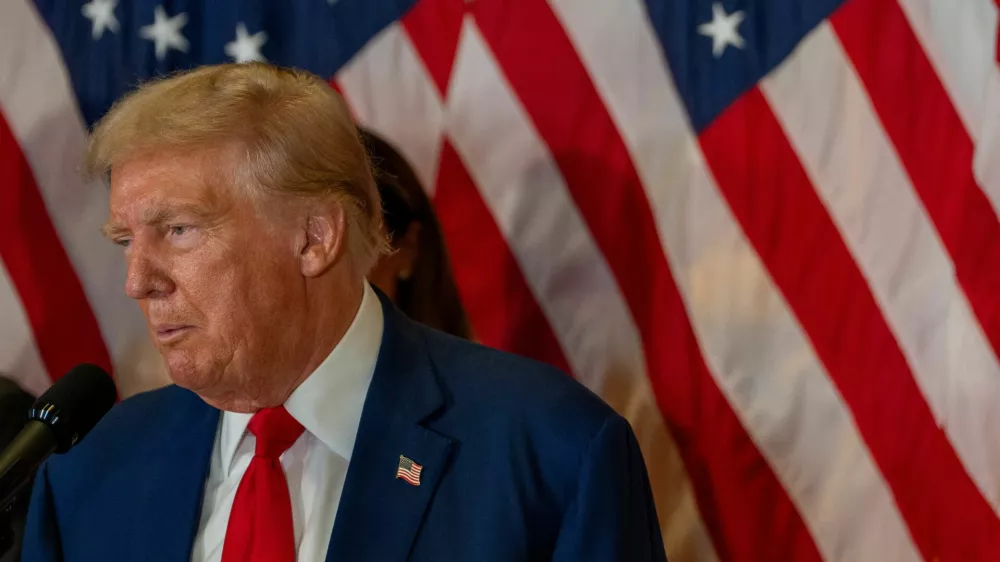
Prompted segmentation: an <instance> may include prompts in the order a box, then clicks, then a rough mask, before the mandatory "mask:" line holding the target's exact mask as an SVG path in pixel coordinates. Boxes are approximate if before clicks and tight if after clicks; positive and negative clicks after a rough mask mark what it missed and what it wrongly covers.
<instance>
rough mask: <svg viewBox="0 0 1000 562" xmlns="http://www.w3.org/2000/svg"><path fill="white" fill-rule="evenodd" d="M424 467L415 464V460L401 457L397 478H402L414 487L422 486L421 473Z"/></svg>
mask: <svg viewBox="0 0 1000 562" xmlns="http://www.w3.org/2000/svg"><path fill="white" fill-rule="evenodd" d="M423 470H424V467H422V466H420V465H419V464H417V463H415V462H413V459H410V458H407V457H404V456H403V455H399V467H397V468H396V478H402V479H403V480H406V481H407V482H408V483H410V484H413V485H414V486H419V485H420V473H421V472H422V471H423Z"/></svg>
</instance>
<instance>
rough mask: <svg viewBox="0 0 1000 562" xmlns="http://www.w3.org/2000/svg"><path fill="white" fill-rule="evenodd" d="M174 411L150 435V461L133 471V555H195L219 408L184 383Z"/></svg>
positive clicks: (175, 559)
mask: <svg viewBox="0 0 1000 562" xmlns="http://www.w3.org/2000/svg"><path fill="white" fill-rule="evenodd" d="M170 392H176V393H177V396H176V398H175V399H174V403H175V405H174V410H173V412H172V415H171V416H170V417H169V418H168V419H167V420H166V423H164V424H163V425H162V426H161V429H160V431H161V434H160V435H159V438H158V439H151V440H150V442H151V444H150V446H151V447H154V448H155V452H150V453H149V454H147V455H142V457H143V458H145V459H149V460H148V461H146V462H148V463H149V465H148V466H145V467H142V468H140V469H139V470H136V471H134V472H135V474H133V475H132V477H133V478H135V484H134V486H135V489H136V490H138V497H137V498H136V499H137V502H136V505H137V510H136V511H137V512H136V513H135V524H136V525H135V527H134V529H133V530H132V532H133V533H135V535H134V536H135V539H136V540H133V541H131V542H132V544H135V545H138V548H140V549H141V551H140V552H135V553H134V556H133V557H132V558H131V559H133V560H156V561H163V562H168V561H169V562H180V561H182V560H190V559H191V547H192V546H193V544H194V537H195V533H196V532H197V529H198V523H199V520H200V517H201V504H202V497H203V494H204V488H205V479H206V478H207V476H208V470H209V465H210V460H211V454H212V446H213V445H214V443H215V434H216V430H217V428H218V421H219V411H218V410H216V409H215V408H212V407H211V406H209V405H207V404H205V403H204V402H203V401H202V400H201V399H200V398H198V396H197V395H195V394H194V393H191V392H189V391H187V390H183V389H180V388H172V389H170Z"/></svg>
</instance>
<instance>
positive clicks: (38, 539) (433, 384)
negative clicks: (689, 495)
mask: <svg viewBox="0 0 1000 562" xmlns="http://www.w3.org/2000/svg"><path fill="white" fill-rule="evenodd" d="M380 298H381V299H382V307H383V310H384V311H385V312H384V315H385V332H384V335H383V340H382V348H381V351H380V352H379V358H378V363H377V366H376V369H375V374H374V377H373V379H372V383H371V387H370V389H369V393H368V396H367V399H366V400H365V405H364V411H363V414H362V417H361V425H360V428H359V429H358V438H357V443H356V445H355V448H354V452H353V456H352V459H351V464H350V467H349V469H348V473H347V480H346V482H345V486H344V491H343V495H342V497H341V502H340V506H339V509H338V512H337V519H336V523H335V524H334V527H333V529H331V533H332V535H331V540H330V548H329V552H328V555H327V560H330V561H335V562H346V561H364V562H376V561H396V560H400V561H401V560H411V561H415V562H416V561H427V562H431V561H433V562H440V561H444V560H447V561H452V560H455V561H465V560H475V561H498V562H499V561H503V562H514V561H521V560H557V561H567V562H568V561H574V562H576V561H585V560H595V561H597V560H600V561H612V560H614V561H619V560H620V561H627V562H644V561H662V560H665V555H664V550H663V543H662V540H661V536H660V529H659V525H658V522H657V516H656V511H655V508H654V506H653V501H652V497H651V493H650V485H649V480H648V478H647V473H646V468H645V465H644V463H643V458H642V455H641V453H640V452H639V446H638V444H637V442H636V439H635V436H634V435H633V432H632V430H631V428H630V427H629V424H628V423H627V422H626V421H625V420H624V419H623V418H622V417H621V416H619V415H617V414H616V413H615V412H614V411H612V409H611V408H609V407H608V406H607V405H606V404H605V403H604V402H602V401H601V400H600V399H599V398H597V397H596V396H595V395H594V394H592V393H591V392H589V391H588V390H586V389H585V388H584V387H583V386H581V385H580V384H579V383H577V382H575V381H574V380H572V379H571V378H569V377H568V376H566V375H564V374H563V373H560V372H558V371H556V370H554V369H551V368H549V367H546V366H543V365H541V364H538V363H535V362H532V361H529V360H526V359H522V358H519V357H516V356H513V355H508V354H505V353H501V352H497V351H494V350H490V349H487V348H485V347H482V346H478V345H475V344H473V343H469V342H466V341H463V340H459V339H456V338H452V337H450V336H447V335H444V334H441V333H439V332H435V331H433V330H430V329H428V328H425V327H422V326H420V325H418V324H416V323H414V322H412V321H410V320H409V319H407V318H405V317H404V316H403V315H402V314H401V313H400V312H398V311H397V310H396V309H395V308H394V307H393V306H392V305H391V304H390V303H389V302H388V301H386V300H385V298H384V296H382V295H380ZM218 423H219V411H218V410H216V409H215V408H212V407H210V406H208V405H207V404H205V403H204V402H203V401H202V400H201V399H200V398H198V396H196V395H195V394H193V393H191V392H189V391H187V390H184V389H181V388H179V387H176V386H171V387H167V388H163V389H159V390H156V391H152V392H148V393H144V394H140V395H137V396H134V397H132V398H130V399H128V400H125V401H123V402H122V403H121V404H119V405H117V406H116V407H115V408H113V409H112V411H111V412H110V413H109V414H108V415H107V416H105V418H104V419H103V420H102V421H101V423H100V424H98V426H97V427H96V428H95V429H94V430H93V431H92V432H91V433H90V435H88V436H87V437H86V438H85V439H84V440H83V441H81V442H80V443H79V444H78V445H77V446H76V447H75V448H74V449H72V450H71V451H70V452H68V453H66V454H65V455H55V456H53V457H51V458H50V459H49V460H48V461H47V462H46V463H45V464H44V465H43V467H42V468H41V469H40V471H39V473H38V477H37V478H36V482H35V486H34V491H33V495H32V501H31V507H30V510H29V515H28V525H27V529H26V533H25V546H24V551H23V557H24V562H53V561H57V560H66V561H73V562H84V561H95V562H97V561H100V562H108V561H115V562H119V561H121V562H124V561H133V560H143V561H156V562H168V561H169V562H180V561H182V560H189V559H190V552H191V547H192V544H193V540H194V535H195V533H196V531H197V526H198V521H199V513H200V509H201V503H202V494H203V487H204V484H205V479H206V477H207V476H208V469H209V457H210V455H211V452H212V446H213V442H214V439H215V434H216V430H217V427H218ZM400 455H406V456H407V457H409V458H411V459H413V460H414V461H416V462H417V463H419V464H421V465H422V466H423V467H424V469H423V473H422V474H421V482H420V485H419V486H412V485H410V484H408V483H406V482H405V481H404V480H402V479H397V478H396V477H395V474H396V468H397V465H398V463H399V456H400Z"/></svg>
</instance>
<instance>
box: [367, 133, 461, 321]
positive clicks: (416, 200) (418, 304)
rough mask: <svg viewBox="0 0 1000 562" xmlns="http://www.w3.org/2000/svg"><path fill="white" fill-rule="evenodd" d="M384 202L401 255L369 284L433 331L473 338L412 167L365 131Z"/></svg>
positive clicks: (381, 266)
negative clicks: (377, 288)
mask: <svg viewBox="0 0 1000 562" xmlns="http://www.w3.org/2000/svg"><path fill="white" fill-rule="evenodd" d="M360 133H361V139H362V141H363V142H364V143H365V146H366V147H367V148H368V151H369V155H370V157H371V161H372V166H373V168H374V171H375V182H376V184H377V185H378V190H379V195H380V196H381V198H382V211H383V220H384V221H385V227H386V229H387V231H388V234H389V238H390V243H391V244H392V247H393V250H394V251H395V253H394V254H393V255H390V256H384V257H383V259H382V260H380V262H379V263H378V264H376V266H375V268H374V270H373V271H372V273H371V274H370V275H369V280H371V282H372V283H373V284H375V285H376V286H378V287H379V288H380V289H382V291H383V292H385V293H386V295H387V296H389V298H390V299H392V300H393V302H394V303H395V304H396V306H397V307H399V309H400V310H401V311H403V313H404V314H406V315H407V316H409V317H410V318H412V319H413V320H416V321H417V322H420V323H422V324H425V325H427V326H430V327H432V328H435V329H438V330H441V331H443V332H447V333H449V334H452V335H455V336H458V337H461V338H466V339H470V338H471V329H470V327H469V322H468V318H467V317H466V315H465V309H464V308H463V307H462V302H461V300H460V299H459V295H458V287H457V286H456V284H455V279H454V277H453V276H452V272H451V262H450V260H449V258H448V251H447V249H446V248H445V244H444V238H443V237H442V235H441V226H440V224H439V223H438V220H437V216H436V215H435V214H434V210H433V208H432V207H431V202H430V200H429V199H428V198H427V194H426V193H425V192H424V189H423V187H422V186H421V184H420V181H419V180H418V179H417V176H416V174H415V173H414V172H413V169H412V168H411V167H410V165H409V163H408V162H407V161H406V159H405V158H403V156H402V155H400V154H399V152H397V151H396V149H395V148H393V146H392V145H390V144H389V143H388V142H387V141H386V140H384V139H382V138H380V137H379V136H378V135H376V134H374V133H372V132H371V131H367V130H365V129H361V130H360Z"/></svg>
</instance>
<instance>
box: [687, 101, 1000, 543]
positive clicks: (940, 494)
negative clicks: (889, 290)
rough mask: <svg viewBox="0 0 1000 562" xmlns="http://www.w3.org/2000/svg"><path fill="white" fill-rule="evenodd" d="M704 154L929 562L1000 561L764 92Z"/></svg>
mask: <svg viewBox="0 0 1000 562" xmlns="http://www.w3.org/2000/svg"><path fill="white" fill-rule="evenodd" d="M701 144H702V147H703V149H704V152H705V157H706V159H707V160H708V162H709V165H710V166H711V168H712V171H713V172H714V174H715V177H716V179H717V181H718V183H719V187H720V189H721V190H722V192H723V193H724V194H725V196H726V199H727V200H728V201H729V205H730V206H731V207H732V209H733V212H734V214H735V215H736V217H737V218H738V220H739V222H740V224H741V225H742V227H743V230H744V232H745V233H746V235H747V237H748V238H749V239H750V241H751V242H752V243H753V245H754V248H755V249H756V250H757V253H758V254H759V255H760V257H761V259H762V260H763V261H764V263H765V264H766V265H767V268H768V271H770V273H771V276H772V277H773V278H774V282H775V283H776V284H777V285H778V287H779V288H780V289H781V291H782V293H783V294H784V295H785V298H786V299H787V301H788V304H789V306H791V308H792V310H794V312H795V314H796V316H797V318H798V319H799V321H800V322H801V323H802V326H803V328H804V329H805V331H806V332H807V333H808V334H809V338H810V340H811V341H812V343H813V346H814V347H815V349H816V353H817V354H818V355H819V357H820V359H821V360H822V361H823V364H824V365H825V366H826V369H827V371H828V373H829V374H830V377H831V378H832V380H833V382H834V383H835V384H836V385H837V388H838V389H839V390H840V392H841V394H842V395H843V397H844V400H845V401H846V402H847V405H848V407H849V408H850V409H851V412H852V413H853V415H854V419H855V420H856V422H857V424H858V429H859V431H860V432H861V435H862V437H863V438H864V440H865V442H866V443H867V444H868V448H869V449H870V450H871V453H872V456H873V457H874V459H875V462H876V463H877V464H878V466H879V468H880V469H881V471H882V474H883V475H884V476H885V479H886V481H887V482H888V484H889V486H890V488H891V489H892V491H893V494H894V497H895V499H896V503H897V504H898V506H899V510H900V512H901V513H902V515H903V518H904V519H905V520H906V522H907V524H908V525H909V527H910V530H911V531H912V534H913V538H914V541H915V542H916V544H917V545H918V548H919V549H920V551H921V553H922V554H923V555H924V556H925V557H926V559H927V560H936V559H940V560H984V559H990V560H996V559H1000V521H998V520H997V517H996V516H995V515H994V513H993V511H992V509H991V508H990V506H989V504H988V503H987V502H986V500H985V499H984V498H983V497H982V495H980V493H979V491H978V490H977V488H976V486H975V484H974V483H973V482H972V480H971V479H970V478H969V475H968V474H967V473H966V472H965V469H964V468H963V467H962V464H961V462H960V461H959V459H958V456H957V455H956V453H955V451H954V450H953V449H952V447H951V445H950V444H949V442H948V438H947V437H946V436H945V434H944V432H943V431H942V430H941V428H939V427H938V426H937V423H936V422H935V420H934V416H933V414H932V413H931V411H930V408H929V407H928V406H927V403H926V402H925V401H924V398H923V396H922V395H921V394H920V390H919V389H918V388H917V385H916V383H915V381H914V380H913V375H912V373H911V372H910V369H909V367H908V365H907V364H906V359H905V358H904V357H903V353H902V351H901V350H900V349H899V346H898V344H897V343H896V341H895V339H894V337H893V335H892V332H891V331H890V329H889V326H888V325H887V324H886V322H885V319H884V318H883V317H882V313H881V311H880V310H879V308H878V304H877V303H876V302H875V299H874V298H873V297H872V295H871V293H870V291H869V288H868V284H867V283H866V282H865V279H864V277H863V275H862V273H861V271H860V270H859V269H858V266H857V264H856V263H855V262H854V259H853V258H852V256H851V254H850V251H849V250H848V249H847V246H846V245H845V244H844V242H843V240H842V239H841V238H840V234H839V232H838V231H837V227H836V226H835V225H834V223H833V220H832V219H831V218H830V216H829V214H828V213H827V212H826V209H825V208H824V206H823V203H822V202H821V201H820V199H819V197H818V195H817V194H816V192H815V190H814V189H813V186H812V184H811V183H810V181H809V178H808V177H807V176H806V173H805V170H804V169H803V168H802V166H801V164H800V163H799V160H798V158H797V156H796V155H795V153H794V151H793V149H792V147H791V145H790V144H789V142H788V140H787V138H786V137H785V134H784V132H783V131H782V129H781V127H780V125H779V124H778V121H777V119H776V118H775V117H774V114H773V113H772V111H771V108H770V107H769V106H768V105H767V101H766V100H765V99H764V97H763V95H762V94H761V92H760V90H758V89H756V88H755V89H753V90H751V91H750V92H749V93H747V94H746V95H744V96H743V97H742V98H740V99H739V100H737V101H736V103H734V104H733V105H732V106H730V107H729V109H727V110H726V111H725V112H724V113H723V114H722V115H720V116H719V117H718V118H717V119H716V120H715V122H714V123H713V124H712V125H711V126H709V127H708V128H707V129H706V130H705V131H704V132H702V134H701Z"/></svg>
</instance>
